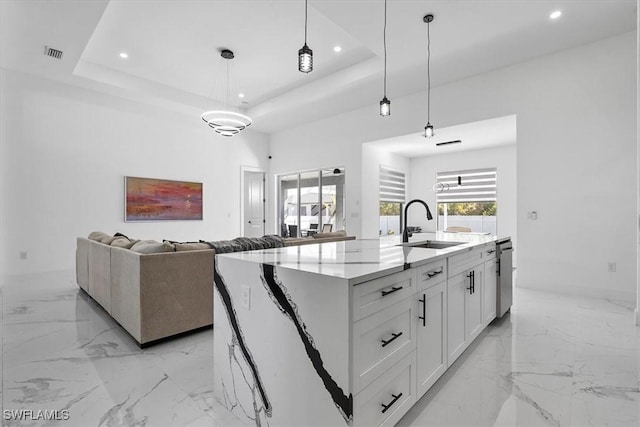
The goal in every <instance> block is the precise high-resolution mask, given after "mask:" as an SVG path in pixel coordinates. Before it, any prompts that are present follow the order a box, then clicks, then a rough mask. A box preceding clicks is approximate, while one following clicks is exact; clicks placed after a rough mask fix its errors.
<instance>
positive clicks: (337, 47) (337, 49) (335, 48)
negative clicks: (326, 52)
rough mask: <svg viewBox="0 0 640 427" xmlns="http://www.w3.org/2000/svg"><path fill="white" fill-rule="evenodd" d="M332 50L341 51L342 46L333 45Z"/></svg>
mask: <svg viewBox="0 0 640 427" xmlns="http://www.w3.org/2000/svg"><path fill="white" fill-rule="evenodd" d="M333 51H334V52H341V51H342V47H340V46H334V47H333Z"/></svg>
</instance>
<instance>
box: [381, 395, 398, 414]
mask: <svg viewBox="0 0 640 427" xmlns="http://www.w3.org/2000/svg"><path fill="white" fill-rule="evenodd" d="M391 396H392V397H393V400H392V401H391V402H389V403H388V404H387V405H385V404H384V403H381V405H382V413H383V414H384V413H385V412H387V409H389V408H391V407H392V406H393V404H394V403H396V402H397V401H398V399H400V398H401V397H402V393H399V394H392V395H391Z"/></svg>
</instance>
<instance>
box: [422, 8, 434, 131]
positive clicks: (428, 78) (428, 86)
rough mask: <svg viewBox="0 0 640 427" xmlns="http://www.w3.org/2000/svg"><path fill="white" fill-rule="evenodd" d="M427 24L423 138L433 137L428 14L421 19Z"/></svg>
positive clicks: (431, 16)
mask: <svg viewBox="0 0 640 427" xmlns="http://www.w3.org/2000/svg"><path fill="white" fill-rule="evenodd" d="M422 20H423V21H424V22H426V23H427V125H426V126H425V127H424V137H425V138H431V137H433V136H434V135H435V132H434V130H433V125H432V124H431V120H430V115H431V34H430V33H429V24H431V22H433V15H432V14H431V13H430V14H428V15H425V16H424V18H422Z"/></svg>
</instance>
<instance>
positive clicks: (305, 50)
mask: <svg viewBox="0 0 640 427" xmlns="http://www.w3.org/2000/svg"><path fill="white" fill-rule="evenodd" d="M298 70H299V71H300V72H303V73H310V72H312V71H313V51H312V50H311V49H310V48H309V46H307V0H304V46H302V48H301V49H300V50H298Z"/></svg>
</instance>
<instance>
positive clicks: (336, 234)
mask: <svg viewBox="0 0 640 427" xmlns="http://www.w3.org/2000/svg"><path fill="white" fill-rule="evenodd" d="M346 235H347V232H346V231H345V230H340V231H331V232H329V233H316V234H314V235H313V238H314V239H322V238H327V237H345V236H346Z"/></svg>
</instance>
